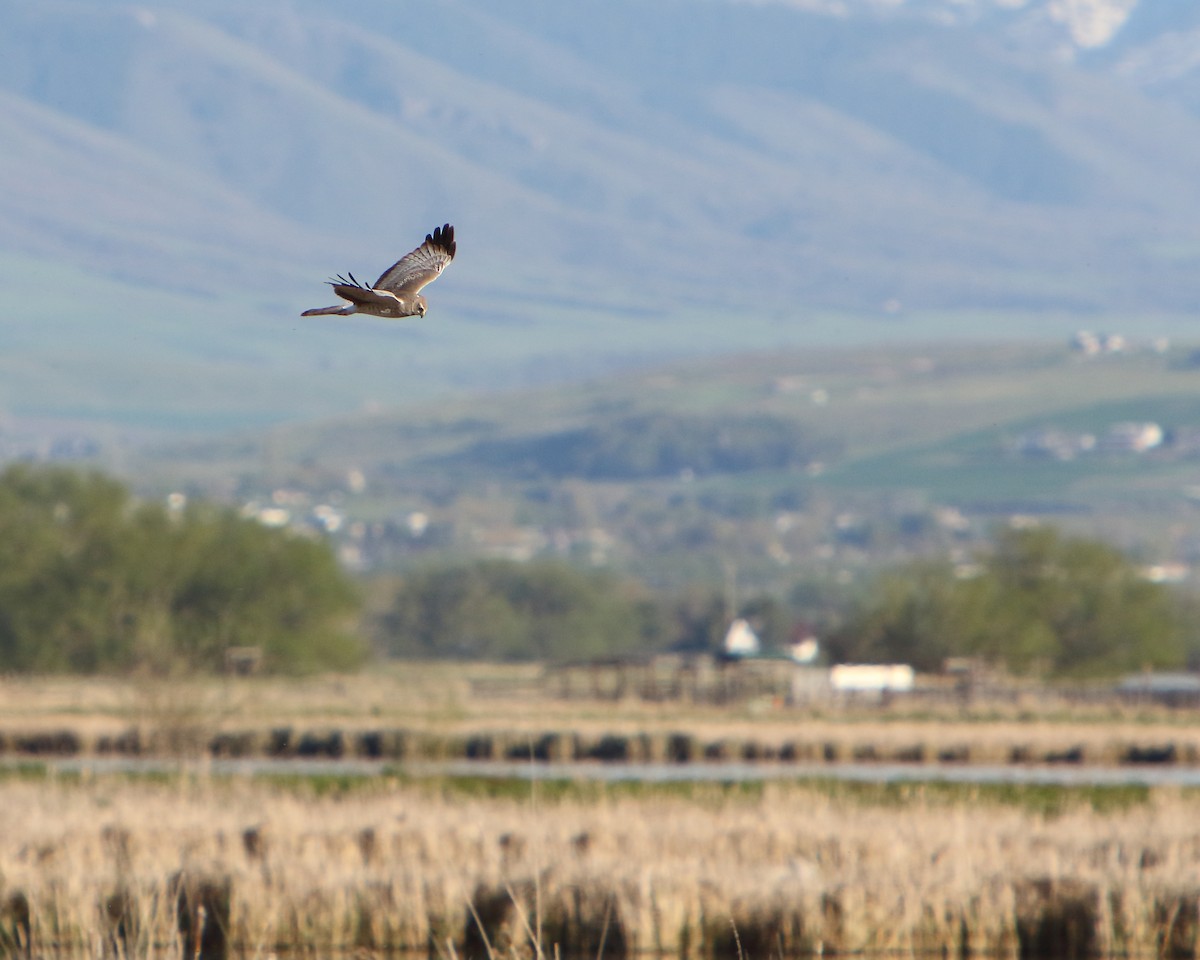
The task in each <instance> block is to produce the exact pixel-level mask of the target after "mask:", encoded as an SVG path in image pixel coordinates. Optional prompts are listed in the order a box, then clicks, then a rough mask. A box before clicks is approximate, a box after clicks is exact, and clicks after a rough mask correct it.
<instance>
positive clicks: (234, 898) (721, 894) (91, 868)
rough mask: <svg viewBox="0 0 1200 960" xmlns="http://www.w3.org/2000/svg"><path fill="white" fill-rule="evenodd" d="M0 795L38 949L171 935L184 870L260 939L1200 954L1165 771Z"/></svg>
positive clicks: (119, 948)
mask: <svg viewBox="0 0 1200 960" xmlns="http://www.w3.org/2000/svg"><path fill="white" fill-rule="evenodd" d="M0 810H3V812H4V816H3V824H2V826H0V884H2V889H0V903H4V904H7V905H8V909H9V914H10V916H9V917H8V918H7V919H6V920H4V923H5V924H8V926H7V927H6V929H11V928H12V922H11V921H12V916H11V914H12V905H13V904H14V902H18V901H19V899H20V898H22V897H23V898H24V899H25V900H26V901H27V902H28V905H29V915H30V927H31V933H32V939H33V942H34V944H35V948H36V949H38V950H41V951H45V950H48V949H49V948H50V947H52V946H61V947H70V948H73V949H84V950H87V951H88V953H89V954H91V955H93V956H101V955H104V954H106V953H107V954H121V955H129V956H135V957H143V956H146V957H148V956H159V955H177V954H179V953H180V952H181V951H182V950H183V947H181V945H180V939H179V934H178V929H179V925H180V923H179V909H178V901H179V896H178V891H179V890H180V889H181V885H183V884H185V883H187V882H191V883H192V884H193V889H195V885H196V884H198V883H201V882H208V883H210V884H211V890H210V891H209V892H210V893H213V891H215V893H213V896H214V898H215V899H212V900H205V901H204V903H205V905H206V908H207V910H208V911H209V915H210V918H211V916H212V915H216V916H217V917H218V919H219V920H220V921H221V923H222V925H223V926H224V927H226V928H227V929H225V930H223V933H227V942H228V943H229V944H230V945H231V946H232V947H233V948H235V949H237V950H239V951H245V952H247V953H248V954H250V955H255V956H262V955H266V954H268V953H271V952H273V951H275V950H277V949H280V948H285V947H297V946H299V947H303V948H306V949H307V948H311V949H319V950H326V951H327V950H343V949H359V950H394V949H417V950H421V951H428V953H429V954H430V955H432V956H440V957H450V956H457V957H465V956H484V955H488V954H492V955H521V956H526V955H533V954H535V953H537V952H539V949H540V951H541V952H542V953H544V954H547V955H549V954H551V953H554V952H557V953H558V954H560V955H564V956H566V955H573V956H588V957H595V956H597V955H604V956H609V957H622V956H629V955H632V954H634V953H637V952H648V951H652V952H661V953H664V954H666V955H670V956H718V955H720V956H734V955H739V951H740V955H742V956H745V957H749V958H766V957H774V956H782V955H789V954H797V953H800V954H803V953H812V954H817V953H833V952H837V953H845V952H860V951H882V950H886V951H900V952H904V953H928V952H937V953H939V954H941V955H949V954H954V955H963V954H964V953H965V952H966V951H968V950H969V951H970V952H976V953H986V954H995V955H1002V956H1015V955H1018V954H1019V955H1023V956H1047V957H1048V956H1054V957H1056V958H1057V960H1064V958H1066V957H1071V956H1083V955H1087V954H1091V953H1129V954H1140V955H1148V956H1149V955H1156V954H1164V953H1170V954H1171V955H1173V956H1194V955H1195V953H1196V940H1197V928H1198V926H1200V924H1198V921H1197V916H1198V915H1197V902H1200V901H1198V898H1200V818H1198V817H1197V814H1200V803H1198V802H1197V800H1196V798H1195V797H1193V796H1190V795H1185V794H1181V793H1179V792H1171V791H1158V792H1155V793H1154V794H1153V795H1152V797H1151V800H1150V801H1149V802H1148V803H1145V804H1140V805H1135V806H1133V807H1129V808H1126V809H1123V810H1120V811H1116V812H1109V813H1098V812H1096V811H1095V810H1093V809H1092V808H1091V807H1089V806H1086V805H1081V806H1078V807H1077V808H1073V809H1068V810H1067V811H1066V812H1062V813H1059V814H1057V815H1054V816H1047V815H1044V814H1038V813H1034V812H1029V811H1028V810H1023V809H1020V808H1016V807H1013V806H1004V805H999V804H995V803H985V804H977V805H972V804H968V803H953V804H948V803H946V802H944V801H942V800H939V799H935V798H932V797H926V798H922V797H921V796H920V794H919V792H918V794H917V795H916V796H915V797H914V798H913V799H911V800H910V801H909V802H907V803H905V804H902V805H894V804H881V803H880V804H871V803H861V802H856V801H850V800H847V799H846V798H845V797H841V798H831V797H829V796H827V795H825V794H822V793H821V792H819V791H814V790H811V789H805V788H801V787H798V786H794V785H783V784H779V785H768V786H766V787H765V788H764V790H763V791H762V793H761V794H759V795H753V796H748V795H744V794H737V795H729V794H726V793H723V792H722V791H721V790H720V789H719V788H713V789H711V790H703V789H702V790H700V791H699V792H698V793H697V794H696V795H694V796H692V797H688V798H684V797H679V796H672V795H667V794H662V795H646V796H638V795H627V794H620V793H614V792H611V791H610V792H607V793H603V794H601V795H600V796H598V797H597V798H594V799H590V800H582V799H578V798H576V799H565V800H551V799H549V798H547V797H545V796H539V795H538V791H537V789H536V788H534V789H533V791H532V792H531V795H530V796H528V797H523V798H518V799H478V798H470V797H465V796H458V795H452V794H449V793H445V792H439V791H437V790H436V789H432V788H430V787H421V786H413V785H409V786H401V785H398V784H390V785H385V784H380V785H379V786H378V787H377V788H374V789H360V790H356V791H354V792H351V793H343V794H340V795H327V796H319V795H316V794H315V793H313V792H311V791H308V790H305V789H303V788H300V789H281V788H278V787H276V788H273V787H270V786H268V785H265V784H263V783H261V782H255V781H249V780H247V781H238V780H234V781H226V780H214V779H207V778H204V777H199V778H181V779H179V780H178V781H176V782H171V783H160V784H148V783H135V782H129V781H127V780H123V779H114V778H98V779H95V780H90V781H85V782H82V783H79V782H69V783H68V782H53V781H51V782H21V781H7V782H3V783H0ZM222 891H223V893H222ZM222 895H224V897H225V901H224V903H225V906H224V907H222V906H221V900H220V898H221V896H222ZM222 910H224V911H225V913H222ZM197 929H198V928H196V927H195V926H193V929H192V931H191V936H192V940H193V941H194V942H193V946H192V947H190V948H188V952H189V953H191V952H193V951H194V948H195V945H196V944H197V943H198V942H199V939H198V938H199V934H198V932H197Z"/></svg>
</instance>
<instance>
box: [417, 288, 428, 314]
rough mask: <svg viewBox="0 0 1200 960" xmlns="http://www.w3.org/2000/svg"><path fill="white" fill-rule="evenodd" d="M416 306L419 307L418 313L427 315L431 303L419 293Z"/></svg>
mask: <svg viewBox="0 0 1200 960" xmlns="http://www.w3.org/2000/svg"><path fill="white" fill-rule="evenodd" d="M414 306H415V307H416V308H417V313H418V314H419V315H420V316H422V317H423V316H425V311H426V310H427V309H428V308H429V305H428V304H427V303H426V302H425V298H424V297H423V296H421V295H420V294H419V293H418V294H417V302H416V303H415V304H414Z"/></svg>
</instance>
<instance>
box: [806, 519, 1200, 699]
mask: <svg viewBox="0 0 1200 960" xmlns="http://www.w3.org/2000/svg"><path fill="white" fill-rule="evenodd" d="M1194 606H1195V603H1194V599H1193V598H1192V597H1191V596H1189V595H1188V594H1186V593H1183V592H1181V591H1179V590H1178V589H1173V588H1171V587H1169V586H1167V585H1164V584H1161V583H1153V582H1151V581H1149V580H1147V579H1146V578H1145V577H1144V576H1143V575H1142V573H1141V571H1140V570H1139V569H1138V568H1137V566H1136V565H1135V564H1133V563H1132V562H1130V560H1129V559H1128V558H1126V557H1125V556H1123V555H1122V554H1121V553H1120V552H1119V551H1117V550H1115V549H1113V548H1112V547H1110V546H1107V545H1106V544H1104V543H1100V542H1098V541H1095V540H1089V539H1084V538H1078V537H1068V536H1064V535H1063V534H1061V533H1060V532H1059V531H1057V530H1055V529H1053V528H1049V527H1036V528H1032V529H1020V530H1018V529H1006V530H1003V531H1001V532H1000V533H998V534H997V536H996V538H995V541H994V543H993V544H992V545H991V547H990V548H989V549H987V550H984V551H981V552H980V553H979V555H978V556H977V557H976V558H975V561H974V562H972V563H970V564H966V565H958V566H956V565H954V564H952V563H950V562H949V561H944V560H937V561H927V562H919V563H912V564H908V565H905V566H903V567H901V568H898V569H896V570H892V571H888V572H887V573H885V574H883V575H881V576H880V577H879V578H878V579H877V580H876V581H875V582H874V583H873V584H872V586H871V589H870V590H868V591H866V592H865V593H864V595H863V597H862V598H861V599H860V601H859V603H858V605H857V606H856V608H855V609H854V610H853V611H852V612H851V613H850V615H849V616H848V618H847V620H846V622H845V623H844V625H843V626H842V627H841V629H839V630H838V631H837V632H836V633H834V634H833V636H831V637H830V639H829V648H830V653H831V655H832V656H834V657H836V658H838V659H841V660H849V661H859V662H870V661H880V660H890V661H903V662H906V663H911V664H913V665H914V666H915V667H917V668H918V669H922V670H935V669H937V668H938V667H939V666H940V665H941V664H942V662H943V661H944V660H945V658H946V657H949V656H973V657H978V658H980V659H983V660H985V661H989V662H992V663H994V664H996V665H998V666H1002V667H1004V668H1006V669H1007V670H1009V671H1010V672H1012V673H1015V674H1018V675H1034V676H1048V677H1062V678H1067V677H1099V676H1115V675H1119V674H1122V673H1126V672H1130V671H1136V670H1141V669H1146V668H1156V669H1179V668H1182V667H1184V666H1188V665H1196V661H1197V654H1198V652H1200V642H1198V634H1197V627H1196V622H1197V621H1196V617H1195V609H1194Z"/></svg>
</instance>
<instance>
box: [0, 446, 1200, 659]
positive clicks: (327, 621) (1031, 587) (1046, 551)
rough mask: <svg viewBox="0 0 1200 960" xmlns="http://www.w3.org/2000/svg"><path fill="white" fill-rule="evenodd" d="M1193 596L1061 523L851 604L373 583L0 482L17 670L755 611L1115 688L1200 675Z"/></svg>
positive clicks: (249, 530) (484, 570) (58, 473)
mask: <svg viewBox="0 0 1200 960" xmlns="http://www.w3.org/2000/svg"><path fill="white" fill-rule="evenodd" d="M1195 609H1196V603H1195V598H1194V597H1193V596H1192V595H1191V593H1190V592H1188V591H1186V590H1184V589H1182V588H1180V587H1178V586H1170V585H1167V584H1162V583H1154V582H1151V581H1150V580H1148V579H1146V577H1145V576H1144V574H1143V573H1142V571H1141V570H1140V569H1139V568H1138V567H1137V566H1136V565H1134V564H1133V563H1131V562H1130V561H1129V560H1128V559H1127V558H1126V557H1124V556H1123V555H1122V554H1121V553H1120V552H1118V551H1117V550H1116V549H1114V548H1112V547H1110V546H1107V545H1105V544H1103V543H1101V542H1099V541H1096V540H1091V539H1086V538H1081V537H1074V536H1068V535H1066V534H1063V533H1062V532H1060V531H1058V530H1056V529H1054V528H1053V527H1047V526H1037V527H1032V528H1029V529H1019V528H1002V529H1000V530H999V531H998V532H997V533H996V534H995V535H994V537H993V538H992V540H991V542H990V543H988V544H986V545H984V546H982V547H981V548H980V549H979V550H978V551H977V552H976V553H975V554H974V555H973V556H972V558H971V559H970V560H969V561H960V562H951V561H949V560H941V559H934V560H931V559H914V560H909V561H906V562H904V563H901V564H898V565H896V566H894V567H891V568H888V569H885V570H883V571H881V572H880V573H879V574H878V575H877V576H876V577H874V578H873V579H870V580H869V581H867V582H865V583H863V584H861V585H860V586H859V587H858V588H856V589H844V590H842V591H841V592H840V593H835V592H831V591H829V590H823V589H816V590H815V589H813V585H812V584H811V583H806V582H803V581H797V582H796V583H795V584H794V585H793V587H792V589H791V590H790V592H789V593H787V594H786V595H785V596H782V597H780V596H776V595H772V594H769V593H756V594H753V595H750V596H746V597H742V598H740V599H739V598H736V597H735V596H734V595H733V590H732V585H729V584H727V585H726V587H725V588H722V587H719V586H711V585H707V586H706V585H702V584H692V585H689V586H685V587H678V588H659V589H655V588H652V587H651V586H649V585H647V584H646V583H645V582H643V581H640V580H636V579H634V578H632V577H631V576H628V575H622V574H619V573H616V572H612V571H608V570H595V569H583V568H579V567H577V566H573V565H571V564H570V563H568V562H567V561H564V560H556V559H539V560H535V561H532V562H527V563H523V562H517V561H513V560H502V559H479V558H467V559H462V560H453V559H446V558H442V559H441V560H438V561H434V562H428V563H424V564H421V565H418V566H415V567H414V568H412V569H411V570H409V571H408V572H406V573H404V574H402V575H396V574H388V575H376V576H372V577H366V576H360V577H358V578H357V579H352V577H351V575H350V574H348V573H347V572H345V571H344V570H343V569H342V568H341V567H340V566H339V564H338V562H337V558H336V556H335V554H334V551H333V548H332V547H331V545H330V544H329V543H328V542H327V541H326V540H324V539H323V538H321V537H320V536H318V535H316V534H303V533H299V532H297V531H295V530H292V529H286V528H279V529H276V528H272V527H270V526H267V525H264V524H263V523H261V522H260V521H259V520H258V519H252V518H248V517H243V516H241V515H240V514H239V513H238V512H236V511H234V510H233V509H231V508H229V507H223V506H217V505H214V504H210V503H206V502H203V501H200V502H190V503H188V502H184V501H183V500H182V498H180V499H178V500H173V501H172V500H168V501H167V502H166V503H161V504H160V503H155V502H148V501H145V500H140V499H138V498H135V497H134V496H132V495H131V494H130V492H129V491H128V490H127V489H126V488H125V487H124V486H122V485H121V484H120V483H118V482H117V481H115V480H113V479H110V478H108V477H105V476H103V475H101V474H99V473H96V472H83V471H78V470H75V469H71V468H66V467H34V466H29V465H19V466H13V467H10V468H9V469H8V470H6V471H5V472H4V473H3V474H2V475H0V669H3V670H5V671H9V672H15V673H20V672H39V673H54V672H75V673H114V672H142V673H152V674H171V673H178V672H182V671H185V670H188V671H201V672H216V671H219V670H221V669H223V668H224V667H225V665H226V655H227V651H229V650H231V649H237V648H242V647H254V648H258V649H259V650H260V651H261V659H262V664H261V665H262V668H263V669H265V670H268V671H275V672H305V671H311V670H318V669H351V668H354V667H357V666H360V665H361V664H363V663H364V662H365V661H366V660H367V659H368V658H369V657H371V656H375V657H421V658H462V659H485V660H501V661H521V660H525V661H528V660H551V661H553V660H570V659H581V658H598V657H609V656H617V655H629V654H638V653H649V652H655V651H664V650H692V651H709V652H715V651H717V650H718V649H719V647H720V642H721V639H722V637H723V635H724V632H725V629H726V627H727V626H728V624H729V622H730V620H731V618H732V617H734V616H742V617H745V618H747V619H748V620H749V621H750V623H751V624H752V625H753V626H754V628H755V629H756V630H757V632H758V634H759V636H760V638H761V639H762V641H763V644H764V649H765V650H767V651H773V652H776V653H783V652H785V651H786V649H787V646H788V644H789V642H790V641H791V640H792V639H793V638H794V637H795V636H796V635H797V634H798V632H803V633H804V634H805V635H807V633H808V631H810V630H814V629H815V630H816V631H817V633H818V634H819V635H820V636H821V637H822V638H823V640H824V653H823V655H824V657H825V658H827V659H831V660H834V661H859V662H872V661H873V662H895V661H899V662H908V663H912V664H913V665H914V666H916V667H917V668H919V669H922V670H930V671H933V670H938V669H940V668H941V666H942V664H943V662H944V660H945V659H946V658H947V657H952V656H973V657H978V658H981V659H983V660H985V661H987V662H989V663H992V664H994V665H996V666H997V667H1002V668H1004V669H1006V670H1009V671H1011V672H1013V673H1016V674H1020V675H1027V676H1041V677H1053V678H1070V677H1093V676H1114V675H1118V674H1121V673H1124V672H1128V671H1132V670H1137V669H1141V668H1144V667H1154V668H1181V667H1184V666H1189V665H1195V664H1196V663H1197V662H1198V661H1200V631H1197V629H1196V626H1195V624H1196V623H1197V619H1196V617H1195V616H1194V613H1195Z"/></svg>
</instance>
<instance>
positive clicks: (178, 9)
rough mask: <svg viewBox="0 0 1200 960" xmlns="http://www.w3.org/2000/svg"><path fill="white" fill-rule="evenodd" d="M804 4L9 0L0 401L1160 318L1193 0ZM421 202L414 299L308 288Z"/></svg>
mask: <svg viewBox="0 0 1200 960" xmlns="http://www.w3.org/2000/svg"><path fill="white" fill-rule="evenodd" d="M822 7H823V4H821V3H806V4H800V5H792V4H787V3H754V4H750V3H741V2H734V0H653V2H649V3H647V2H636V3H635V2H633V0H606V2H603V3H601V2H599V0H584V2H581V3H576V4H571V5H563V4H561V3H555V2H551V0H521V2H517V0H488V2H484V0H438V2H435V3H428V4H423V5H421V7H420V8H419V12H420V15H419V16H415V15H414V8H413V7H412V6H411V5H408V4H396V3H390V2H383V0H364V2H360V3H354V4H350V3H343V2H339V3H317V2H316V0H267V2H264V3H261V4H257V5H254V6H247V5H245V4H240V3H234V2H230V0H208V2H205V3H203V4H199V5H196V4H185V3H182V2H170V0H159V2H151V3H141V4H137V5H131V4H124V3H110V2H101V0H14V2H13V3H11V4H10V5H9V7H8V8H7V10H6V17H5V29H4V31H3V32H0V136H2V138H3V142H4V150H3V151H0V174H2V175H3V182H4V183H5V184H7V185H8V186H7V187H6V188H5V189H3V190H0V281H2V286H0V291H2V292H0V338H3V340H4V341H5V342H6V343H7V346H8V349H7V350H6V352H5V354H4V357H3V365H4V368H5V377H4V380H3V383H2V384H0V408H3V410H4V411H5V412H6V413H7V414H8V415H9V416H10V417H15V418H18V419H21V418H30V417H39V418H47V417H49V418H72V419H74V420H76V421H92V422H94V423H96V424H99V425H109V426H110V427H111V426H113V425H115V427H116V428H118V429H125V428H144V427H148V426H154V427H165V428H171V429H213V428H223V427H226V426H229V425H236V424H253V423H264V422H277V421H279V420H287V419H302V418H305V417H310V416H321V415H329V414H333V413H337V412H343V411H350V410H353V409H356V408H360V407H362V406H363V405H365V404H369V405H378V404H384V405H392V404H398V403H406V402H411V401H414V400H418V399H427V398H429V397H432V396H448V395H451V394H454V393H457V392H460V391H463V390H468V391H481V390H487V389H494V388H497V387H503V386H508V385H518V384H522V383H535V382H544V381H550V380H564V379H570V378H575V377H579V376H583V375H592V374H595V373H598V372H602V371H606V370H613V369H617V368H620V367H622V366H627V365H629V364H647V363H656V362H660V361H663V360H667V359H670V358H676V357H683V356H689V355H697V354H717V353H722V352H726V351H731V350H737V351H741V350H752V349H762V348H778V347H788V346H803V345H806V344H817V343H826V344H828V343H853V342H859V343H861V342H870V341H879V342H890V341H898V340H905V339H908V340H912V339H920V338H925V339H929V338H935V337H945V336H951V337H960V338H961V337H986V338H991V339H994V338H996V337H998V336H999V337H1005V336H1010V335H1011V336H1014V337H1016V336H1020V335H1023V334H1025V333H1028V332H1029V331H1031V330H1036V331H1040V332H1042V333H1044V334H1047V335H1052V336H1056V337H1057V336H1062V335H1064V334H1065V333H1066V332H1067V331H1069V330H1071V329H1073V328H1075V327H1076V326H1080V325H1097V324H1103V323H1109V322H1116V321H1117V320H1118V318H1119V322H1120V323H1121V325H1122V326H1123V327H1125V328H1126V329H1128V330H1129V331H1130V332H1133V333H1138V334H1144V335H1147V336H1148V335H1150V334H1151V333H1157V332H1164V331H1169V332H1173V333H1178V332H1181V331H1187V330H1189V328H1190V324H1191V317H1192V312H1193V310H1194V306H1195V304H1196V303H1197V301H1198V299H1200V271H1198V270H1197V269H1196V268H1197V265H1198V262H1200V185H1198V184H1197V182H1196V178H1195V176H1194V170H1195V165H1196V160H1197V158H1200V116H1198V112H1197V111H1198V110H1200V96H1197V94H1196V92H1195V91H1196V90H1197V89H1200V88H1197V86H1196V84H1197V82H1200V81H1198V80H1197V77H1198V76H1200V73H1198V72H1197V71H1195V70H1193V69H1192V67H1191V62H1190V60H1189V59H1188V58H1187V57H1186V55H1185V54H1186V49H1187V42H1188V38H1189V37H1194V36H1195V34H1196V33H1197V31H1198V30H1200V26H1198V23H1197V18H1196V16H1195V15H1194V13H1189V12H1188V11H1187V10H1186V9H1181V7H1180V5H1178V4H1171V3H1164V2H1162V0H1140V2H1136V3H1135V2H1133V0H1120V2H1118V0H1111V2H1108V3H1098V4H1093V5H1091V7H1089V9H1091V10H1092V13H1091V14H1089V16H1090V17H1091V19H1088V18H1087V17H1085V16H1084V15H1083V14H1081V13H1079V12H1078V11H1076V12H1074V13H1071V12H1070V10H1074V8H1073V7H1072V8H1070V10H1069V11H1068V13H1066V14H1064V13H1063V12H1062V9H1063V8H1062V6H1061V5H1057V4H1052V3H1050V2H1048V0H1034V2H1030V3H1028V4H1024V5H1022V6H1020V7H1014V6H1013V5H1011V4H997V3H992V2H990V0H977V2H975V3H967V4H963V3H942V2H940V0H921V2H917V0H911V2H907V3H900V4H876V3H873V2H868V0H862V2H856V3H849V4H843V5H833V4H831V5H829V9H828V10H826V9H822ZM836 10H842V12H841V13H837V12H836ZM445 220H450V221H453V222H454V223H455V224H456V226H457V227H458V230H459V236H460V239H461V243H460V258H459V262H457V263H456V264H455V266H454V268H453V270H452V271H450V272H448V273H447V274H446V277H445V279H443V280H442V281H440V282H439V284H438V285H437V287H435V288H434V290H433V291H432V294H433V297H434V299H433V301H432V309H433V312H432V313H431V315H430V318H429V322H427V324H426V325H424V326H420V327H417V326H411V325H408V326H395V325H393V326H388V325H385V324H379V323H373V322H370V321H351V322H347V323H342V324H337V325H334V324H323V325H315V324H314V325H309V324H302V323H301V322H300V321H299V320H298V318H297V316H296V315H297V314H298V312H299V311H300V310H301V309H302V308H304V307H307V306H315V305H317V304H318V303H323V302H325V299H324V298H325V297H326V296H327V293H325V292H323V289H324V288H323V287H322V286H321V279H322V278H323V277H325V276H328V275H329V274H332V273H335V272H339V271H343V270H346V269H352V270H354V271H355V272H356V273H359V274H360V275H368V276H370V275H372V271H376V272H378V271H381V270H382V269H383V268H384V267H385V266H387V264H388V263H390V262H391V260H392V259H394V258H395V257H396V256H398V255H399V254H401V253H403V252H404V251H405V250H407V249H408V248H409V247H410V246H411V245H413V244H414V243H415V242H416V241H417V240H419V239H420V237H421V235H423V233H424V232H425V231H427V230H428V229H430V228H431V227H432V226H433V225H434V224H436V223H440V222H443V221H445Z"/></svg>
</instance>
